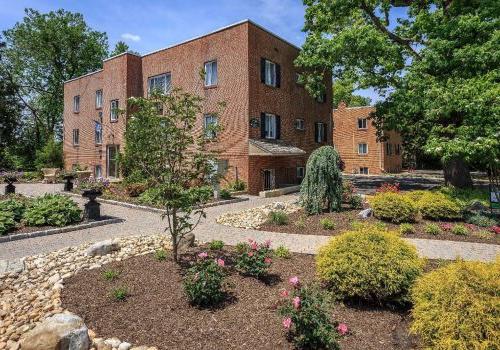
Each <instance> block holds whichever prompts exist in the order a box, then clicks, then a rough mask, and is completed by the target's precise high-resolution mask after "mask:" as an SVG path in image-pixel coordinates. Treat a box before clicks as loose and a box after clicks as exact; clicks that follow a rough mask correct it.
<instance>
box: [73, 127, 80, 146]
mask: <svg viewBox="0 0 500 350" xmlns="http://www.w3.org/2000/svg"><path fill="white" fill-rule="evenodd" d="M79 144H80V129H73V146H78V145H79Z"/></svg>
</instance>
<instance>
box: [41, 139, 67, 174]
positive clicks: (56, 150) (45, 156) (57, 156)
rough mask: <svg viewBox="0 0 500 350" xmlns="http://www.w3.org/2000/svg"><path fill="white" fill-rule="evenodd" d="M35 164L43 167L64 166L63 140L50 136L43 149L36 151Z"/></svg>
mask: <svg viewBox="0 0 500 350" xmlns="http://www.w3.org/2000/svg"><path fill="white" fill-rule="evenodd" d="M35 166H36V168H37V170H40V169H41V168H62V167H63V149H62V142H57V141H55V140H54V138H53V137H52V138H50V139H49V140H48V141H47V143H46V144H45V146H43V148H42V149H40V150H37V151H36V159H35Z"/></svg>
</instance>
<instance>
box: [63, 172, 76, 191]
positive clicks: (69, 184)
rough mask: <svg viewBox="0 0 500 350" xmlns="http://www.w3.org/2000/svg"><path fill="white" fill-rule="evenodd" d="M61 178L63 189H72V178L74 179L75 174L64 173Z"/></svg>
mask: <svg viewBox="0 0 500 350" xmlns="http://www.w3.org/2000/svg"><path fill="white" fill-rule="evenodd" d="M63 179H64V180H65V182H64V190H65V191H67V192H71V191H73V180H74V179H75V176H74V175H64V176H63Z"/></svg>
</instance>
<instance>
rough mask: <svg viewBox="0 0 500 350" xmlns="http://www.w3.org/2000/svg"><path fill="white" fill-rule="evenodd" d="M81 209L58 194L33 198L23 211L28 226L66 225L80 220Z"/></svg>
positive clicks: (69, 199) (67, 198)
mask: <svg viewBox="0 0 500 350" xmlns="http://www.w3.org/2000/svg"><path fill="white" fill-rule="evenodd" d="M81 213H82V211H81V209H80V208H78V205H77V204H76V202H75V201H73V200H72V199H71V198H69V197H67V196H63V195H60V194H45V195H43V196H41V197H37V198H35V199H34V200H33V201H31V203H30V204H29V206H28V207H27V208H26V211H25V212H24V221H25V223H26V225H28V226H44V225H50V226H66V225H69V224H72V223H75V222H79V221H81Z"/></svg>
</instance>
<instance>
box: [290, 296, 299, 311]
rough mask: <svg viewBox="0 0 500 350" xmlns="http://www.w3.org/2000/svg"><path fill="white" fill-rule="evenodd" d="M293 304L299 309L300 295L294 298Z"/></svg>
mask: <svg viewBox="0 0 500 350" xmlns="http://www.w3.org/2000/svg"><path fill="white" fill-rule="evenodd" d="M292 304H293V307H294V308H296V309H298V308H299V307H300V298H299V297H295V298H293V299H292Z"/></svg>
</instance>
